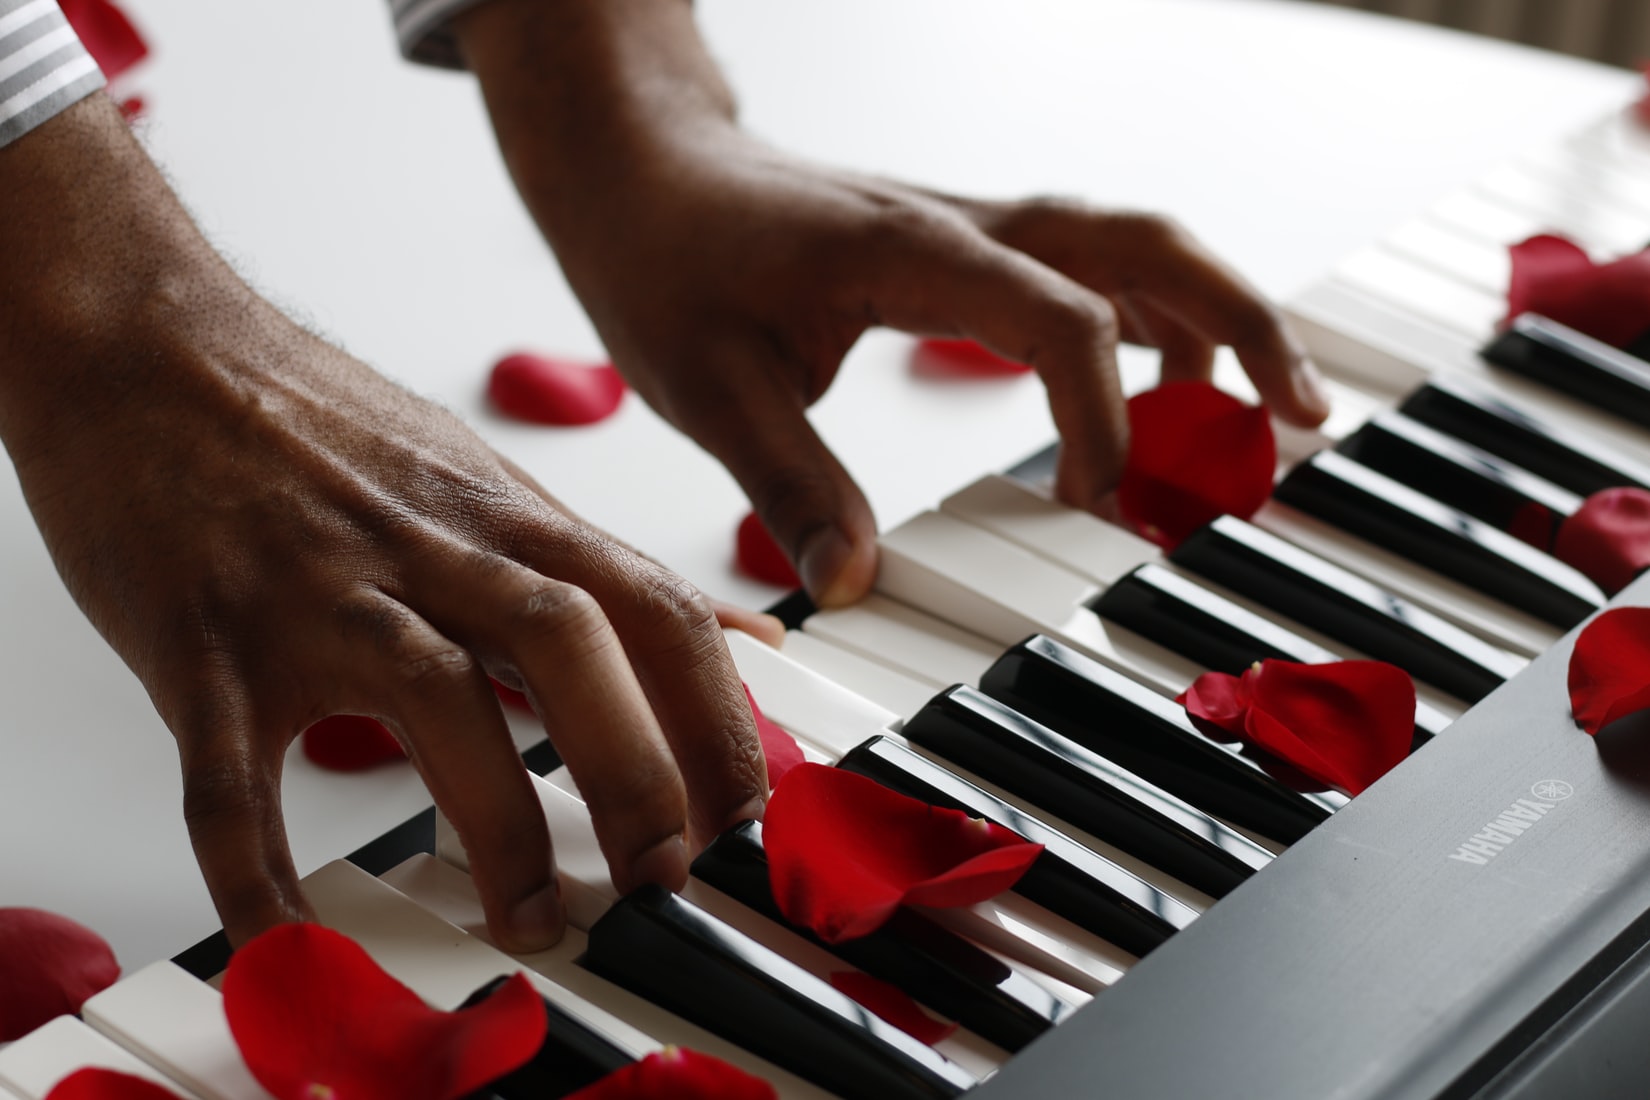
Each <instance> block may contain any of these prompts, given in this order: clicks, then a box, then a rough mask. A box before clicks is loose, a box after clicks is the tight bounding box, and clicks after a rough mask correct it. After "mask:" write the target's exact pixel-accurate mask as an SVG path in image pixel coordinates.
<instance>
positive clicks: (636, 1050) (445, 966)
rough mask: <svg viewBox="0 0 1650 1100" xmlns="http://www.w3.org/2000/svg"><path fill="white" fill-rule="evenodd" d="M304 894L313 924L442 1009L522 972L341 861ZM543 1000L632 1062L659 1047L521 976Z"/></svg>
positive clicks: (534, 977)
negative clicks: (496, 980) (339, 936)
mask: <svg viewBox="0 0 1650 1100" xmlns="http://www.w3.org/2000/svg"><path fill="white" fill-rule="evenodd" d="M303 886H304V896H305V897H307V898H308V899H309V901H310V904H311V905H313V906H314V908H315V913H316V917H317V918H318V919H319V920H320V922H321V923H322V924H324V925H326V926H327V927H328V928H331V929H333V930H335V931H337V932H340V933H342V934H343V935H345V936H348V937H349V938H350V939H352V940H354V941H355V942H356V943H357V944H359V945H360V946H361V948H362V950H364V951H366V953H367V954H368V955H370V956H372V959H373V961H374V962H376V963H377V964H378V965H379V966H380V967H382V968H383V969H384V970H385V971H387V972H388V973H390V974H392V975H394V976H395V978H396V980H398V981H400V982H401V983H402V984H403V985H405V986H407V987H408V988H409V989H411V990H412V991H413V992H414V993H416V994H418V996H419V997H421V998H423V1000H424V1001H425V1002H426V1003H427V1004H430V1005H432V1006H433V1007H435V1008H439V1009H442V1010H445V1011H451V1010H453V1009H456V1008H458V1006H459V1005H461V1004H463V1003H464V1001H465V999H466V998H468V997H469V996H470V995H471V994H473V993H474V992H475V991H476V990H477V989H480V988H481V987H482V986H484V985H486V984H487V983H488V982H490V981H492V980H493V979H494V978H498V977H502V976H505V975H509V974H514V973H516V972H518V971H523V969H524V968H523V967H522V966H521V965H519V964H518V963H517V962H516V961H515V960H513V959H511V958H510V957H509V956H508V955H506V954H504V953H503V952H501V951H499V950H497V949H496V948H494V947H492V946H490V945H488V944H487V943H485V942H483V941H482V940H479V939H476V938H475V937H473V936H471V935H469V934H468V933H466V932H464V931H463V930H461V929H459V928H457V927H455V926H453V925H451V924H449V923H447V922H446V921H444V920H442V919H441V918H440V917H438V916H436V915H435V914H433V913H430V912H427V911H426V910H424V909H423V908H421V907H420V906H418V905H416V904H414V903H413V902H412V901H411V900H409V899H408V898H407V897H405V896H404V895H402V894H401V893H400V892H399V891H397V890H395V889H394V888H392V887H391V886H389V885H387V884H386V883H384V882H382V881H380V880H379V879H377V878H374V877H373V876H372V875H369V874H367V873H366V872H365V871H363V870H361V869H360V868H359V867H356V866H355V865H354V864H352V863H349V862H348V861H346V860H335V861H333V862H332V863H329V864H327V865H326V866H324V867H322V868H320V869H319V870H317V871H315V872H313V873H312V874H310V875H308V876H307V877H306V878H305V879H304V880H303ZM527 976H528V979H529V980H530V981H531V982H532V984H533V988H534V989H535V990H536V991H537V992H538V993H539V994H540V995H541V996H543V997H544V998H545V999H546V1000H549V1001H551V1002H553V1003H554V1004H556V1005H557V1006H558V1007H560V1008H562V1009H564V1010H566V1012H567V1013H568V1014H569V1015H571V1016H573V1017H575V1018H576V1019H578V1020H579V1021H580V1022H582V1023H584V1024H585V1025H586V1026H587V1027H589V1028H590V1029H591V1030H593V1031H596V1032H598V1033H600V1034H601V1035H603V1036H605V1037H606V1038H607V1039H608V1040H609V1041H610V1042H612V1043H613V1044H614V1045H615V1046H617V1047H619V1048H620V1049H622V1050H625V1051H629V1052H630V1053H632V1054H634V1055H635V1056H636V1057H638V1058H640V1057H642V1056H643V1055H645V1054H648V1053H650V1052H652V1051H654V1050H657V1049H659V1047H660V1046H662V1045H663V1044H662V1043H660V1042H658V1041H657V1040H655V1039H654V1038H653V1037H652V1036H650V1035H648V1034H647V1033H645V1032H644V1031H641V1030H639V1029H638V1028H637V1027H635V1026H634V1025H632V1024H630V1023H627V1022H625V1021H624V1020H621V1019H619V1018H617V1017H615V1016H613V1015H612V1014H610V1013H608V1012H605V1011H603V1010H601V1009H600V1008H597V1007H596V1006H594V1005H592V1004H590V1003H589V1002H588V1001H585V1000H584V999H583V998H581V997H578V996H575V995H573V994H571V993H569V992H568V991H567V990H565V989H563V988H561V987H560V986H558V985H556V984H554V983H553V982H550V981H548V980H546V979H545V978H543V977H542V976H540V975H539V974H537V973H532V972H528V974H527Z"/></svg>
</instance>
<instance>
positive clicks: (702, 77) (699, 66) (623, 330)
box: [459, 0, 1328, 604]
mask: <svg viewBox="0 0 1650 1100" xmlns="http://www.w3.org/2000/svg"><path fill="white" fill-rule="evenodd" d="M459 31H460V40H461V42H462V44H463V46H464V49H465V51H466V57H467V60H468V61H469V64H470V66H471V68H472V69H474V70H475V71H476V72H477V73H478V75H479V76H480V77H481V81H482V86H483V90H484V91H485V92H486V95H487V98H488V104H489V107H490V108H491V110H492V114H493V119H494V124H495V127H496V128H497V130H498V133H499V138H500V142H501V145H502V147H503V149H504V152H505V156H506V159H507V161H508V163H509V165H510V167H511V170H512V173H513V174H514V176H515V179H516V182H517V185H518V188H519V189H520V190H521V192H522V194H523V196H524V198H525V199H526V201H527V204H528V206H529V208H530V209H531V210H532V211H533V213H534V215H535V217H536V218H537V220H538V222H539V225H540V227H541V228H542V229H543V230H544V232H545V235H546V237H547V238H548V239H549V240H550V242H551V243H552V245H553V246H554V248H555V250H556V254H557V257H558V258H559V260H560V261H561V264H562V267H563V269H564V271H565V272H566V274H567V277H568V280H569V282H570V283H571V284H572V286H573V288H574V290H575V291H576V292H577V293H578V295H579V297H580V300H581V301H582V302H583V303H584V305H585V307H586V309H587V310H588V312H589V313H590V316H591V318H592V320H593V321H594V322H595V324H596V327H597V329H598V330H599V331H600V333H601V335H602V338H603V340H604V342H605V343H606V345H607V348H608V351H609V352H610V353H611V354H612V356H613V358H614V362H615V363H616V364H617V365H618V367H619V368H620V370H621V371H623V372H624V374H625V375H626V377H627V378H628V379H629V380H630V382H631V383H632V384H633V385H634V387H635V388H636V389H637V391H638V392H640V393H641V394H642V395H643V397H644V398H646V399H647V401H648V402H649V403H650V404H651V405H652V406H653V407H654V408H655V409H657V410H658V411H659V412H660V413H661V414H662V415H663V416H665V418H666V419H668V420H670V421H671V422H672V423H673V424H675V425H676V426H677V427H679V428H681V429H682V430H683V431H685V432H687V433H688V434H689V435H690V436H692V437H693V438H694V439H695V440H697V441H698V442H699V443H700V444H701V445H702V446H704V447H705V448H706V449H707V450H708V451H710V452H711V453H712V454H714V455H715V456H716V457H717V458H718V459H720V460H721V461H722V462H723V463H724V464H725V465H726V466H727V467H728V469H729V470H730V471H731V472H732V473H733V475H734V476H735V478H737V479H738V481H739V482H740V484H741V486H742V487H743V488H744V490H745V492H746V494H747V495H748V496H749V497H750V499H751V502H752V504H753V505H754V507H755V509H756V511H757V512H758V514H759V515H761V517H762V518H763V521H764V522H765V523H766V525H767V527H768V529H769V530H770V531H771V532H773V534H774V536H775V537H776V539H777V540H778V542H779V543H780V545H781V546H782V547H784V548H785V550H786V551H787V553H789V554H790V556H791V558H792V560H793V561H795V562H796V563H797V565H798V568H799V572H800V573H801V575H802V577H803V580H804V582H805V583H806V585H807V586H808V588H809V590H810V592H811V593H812V594H813V596H814V598H815V599H816V600H817V601H818V602H820V603H823V604H839V603H847V602H851V601H853V600H855V599H857V598H858V597H859V596H861V595H863V594H864V592H865V591H866V590H867V589H868V588H869V587H870V585H871V583H872V581H873V579H874V575H875V536H876V530H875V522H874V519H873V518H872V516H871V512H870V508H869V506H868V504H867V503H866V500H865V497H864V494H863V493H862V492H861V491H860V489H859V488H858V486H857V485H855V483H854V481H853V479H852V477H851V476H850V475H849V474H848V472H847V471H846V470H845V469H844V468H843V467H842V465H841V463H840V462H839V461H838V460H837V459H836V457H835V456H834V455H833V454H832V453H831V451H830V449H829V447H827V446H826V445H825V443H824V442H823V441H822V440H821V439H820V438H819V436H818V435H817V434H816V433H815V432H814V430H813V428H812V427H811V425H810V424H809V423H808V421H807V418H806V416H805V411H806V409H807V408H808V406H809V405H811V404H812V403H813V402H814V401H815V400H817V399H818V398H819V397H820V396H821V395H822V394H823V393H824V392H825V390H826V388H827V387H828V386H829V385H830V383H831V381H832V379H833V378H834V376H835V374H836V371H837V369H838V366H839V365H840V363H841V361H842V358H843V356H844V355H845V354H846V352H847V351H848V349H849V348H850V347H851V346H852V345H853V343H854V342H855V341H856V340H857V339H858V338H859V336H860V335H861V334H862V333H863V332H864V331H865V330H866V329H867V328H869V327H871V326H874V325H888V326H892V327H895V328H899V329H904V330H907V331H910V332H914V333H922V334H930V335H945V336H967V337H971V338H973V339H976V340H978V341H980V342H981V343H983V344H985V345H986V346H988V347H990V348H991V349H992V350H994V351H996V352H998V353H999V354H1001V355H1003V356H1005V357H1007V358H1009V359H1014V360H1018V361H1020V362H1023V363H1027V364H1029V365H1031V366H1033V367H1035V368H1036V370H1037V371H1038V373H1039V375H1040V376H1041V377H1042V380H1043V382H1044V383H1045V385H1046V386H1047V389H1048V397H1049V404H1050V407H1051V409H1052V411H1053V415H1054V421H1055V424H1056V426H1057V428H1058V429H1059V432H1060V436H1061V439H1062V442H1063V446H1062V449H1061V453H1060V459H1059V465H1058V470H1057V481H1056V492H1057V494H1058V495H1059V497H1060V498H1061V499H1062V500H1064V501H1066V502H1068V503H1070V504H1073V505H1075V506H1078V507H1082V508H1089V509H1096V510H1103V509H1104V508H1105V507H1106V506H1107V504H1108V499H1109V495H1110V493H1111V491H1112V489H1113V488H1114V487H1115V485H1116V482H1117V478H1118V475H1119V474H1120V472H1121V469H1122V464H1123V461H1124V457H1125V454H1126V450H1127V443H1128V438H1127V437H1128V428H1127V417H1126V412H1125V408H1124V402H1123V397H1122V393H1121V390H1120V388H1119V383H1118V377H1117V370H1116V362H1115V350H1116V344H1117V342H1118V341H1119V340H1124V341H1128V342H1131V343H1137V344H1145V345H1150V346H1155V347H1158V348H1160V349H1161V350H1162V356H1163V360H1162V371H1163V375H1164V377H1165V379H1166V380H1178V379H1187V378H1206V377H1208V375H1209V373H1210V371H1211V369H1212V366H1213V357H1214V351H1215V349H1216V347H1217V346H1220V345H1229V346H1231V347H1232V348H1233V349H1234V350H1235V351H1236V353H1237V356H1238V358H1239V360H1240V361H1241V363H1242V364H1243V366H1244V368H1245V369H1246V371H1247V372H1248V374H1249V376H1250V377H1251V379H1252V380H1253V381H1254V383H1255V386H1256V388H1257V390H1258V391H1259V392H1260V395H1261V397H1262V399H1263V400H1264V401H1265V402H1266V403H1267V404H1268V405H1270V406H1271V407H1272V408H1273V409H1274V411H1275V412H1276V413H1277V414H1278V415H1279V416H1281V417H1282V418H1283V419H1285V420H1287V421H1290V422H1292V423H1296V424H1301V425H1313V424H1316V423H1318V422H1320V421H1321V420H1322V419H1323V418H1324V416H1325V415H1327V412H1328V408H1327V404H1326V401H1325V399H1324V397H1323V394H1322V390H1321V389H1320V387H1319V384H1318V381H1317V376H1316V373H1315V370H1314V368H1313V367H1312V366H1311V364H1310V362H1309V361H1308V360H1306V358H1305V357H1304V356H1303V355H1302V353H1301V351H1300V349H1299V347H1298V345H1297V344H1296V343H1295V342H1294V340H1293V338H1292V337H1291V336H1290V334H1289V332H1288V330H1287V329H1286V328H1285V327H1284V325H1283V323H1282V320H1281V318H1280V317H1279V315H1278V313H1277V311H1276V310H1274V309H1273V308H1272V307H1271V306H1270V305H1268V304H1267V303H1266V301H1265V300H1264V299H1263V298H1262V297H1261V296H1260V295H1259V294H1258V293H1257V292H1256V291H1255V290H1254V289H1253V288H1252V287H1250V286H1249V285H1248V284H1247V283H1246V282H1245V281H1244V280H1243V279H1242V278H1241V277H1239V276H1238V275H1237V274H1236V273H1234V272H1233V271H1231V270H1230V269H1229V268H1227V267H1226V266H1225V265H1224V264H1222V263H1221V262H1219V261H1218V260H1217V259H1215V258H1214V257H1213V256H1212V255H1210V254H1209V253H1208V252H1207V251H1206V250H1205V249H1204V248H1203V247H1202V246H1201V245H1199V244H1198V243H1197V241H1195V240H1194V239H1193V238H1192V237H1191V236H1190V235H1188V234H1187V233H1186V232H1185V231H1184V230H1182V229H1180V228H1179V227H1177V226H1176V225H1175V224H1174V223H1172V222H1170V221H1168V220H1165V219H1163V218H1160V217H1156V216H1153V215H1146V214H1139V213H1133V212H1111V211H1103V210H1095V209H1091V208H1087V207H1084V206H1082V205H1079V204H1076V203H1072V202H1066V201H1059V200H1047V199H1038V200H1031V201H1026V202H1008V203H1005V202H979V201H971V200H966V199H959V198H955V197H952V196H947V195H941V194H936V193H934V192H931V191H925V190H922V189H919V188H915V187H911V186H908V185H905V184H901V183H898V182H894V181H890V180H884V179H876V178H871V177H867V176H862V175H857V174H854V173H850V172H845V171H841V170H837V169H833V168H828V167H824V166H820V165H816V164H812V163H809V162H806V161H802V160H799V159H797V158H794V157H790V156H787V155H786V154H784V153H781V152H779V151H777V150H775V149H773V148H772V147H770V146H767V145H765V144H764V143H762V142H760V141H758V140H757V139H755V138H753V137H752V136H750V135H749V134H747V133H745V132H744V131H742V130H740V129H739V128H738V126H737V125H736V124H735V122H734V120H733V117H732V116H733V110H732V104H731V99H730V98H729V97H728V95H727V92H726V89H725V88H724V87H723V86H722V85H721V83H720V80H719V77H717V75H716V72H715V67H714V65H712V64H711V63H710V61H709V59H708V57H706V56H705V55H704V53H703V50H702V47H701V46H700V45H699V43H698V39H697V37H696V33H695V32H694V30H693V26H692V20H691V14H690V13H689V11H688V7H687V5H685V4H680V3H661V2H659V0H609V2H607V3H605V4H602V5H599V6H598V5H595V4H593V3H591V2H590V0H492V2H491V3H489V4H486V5H482V6H481V7H479V8H477V9H474V11H473V12H472V13H471V14H470V15H469V16H467V17H466V19H465V20H464V21H462V22H461V23H460V25H459Z"/></svg>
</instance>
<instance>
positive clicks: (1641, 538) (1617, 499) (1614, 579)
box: [1553, 489, 1650, 596]
mask: <svg viewBox="0 0 1650 1100" xmlns="http://www.w3.org/2000/svg"><path fill="white" fill-rule="evenodd" d="M1553 555H1554V556H1555V557H1557V558H1558V559H1559V560H1560V561H1563V562H1567V563H1569V564H1570V565H1573V566H1575V567H1576V568H1577V569H1579V570H1581V571H1582V572H1583V573H1585V574H1586V575H1587V576H1588V578H1589V579H1591V580H1592V581H1593V583H1594V584H1597V585H1598V586H1599V587H1600V588H1602V589H1604V591H1606V592H1608V593H1609V594H1610V595H1612V596H1613V595H1615V594H1616V593H1617V592H1620V591H1621V590H1622V589H1623V588H1626V587H1627V585H1628V583H1629V582H1631V581H1632V579H1633V578H1634V577H1636V576H1638V575H1639V571H1640V570H1641V569H1643V568H1644V567H1645V566H1647V565H1650V492H1646V491H1644V490H1643V489H1605V490H1603V491H1601V492H1597V493H1594V494H1593V495H1592V496H1590V497H1588V498H1587V499H1586V500H1585V501H1583V502H1582V504H1581V507H1580V508H1578V509H1576V513H1575V514H1574V515H1573V516H1570V517H1569V518H1568V519H1566V520H1565V521H1564V522H1563V523H1561V524H1559V527H1558V537H1557V538H1555V539H1554V540H1553Z"/></svg>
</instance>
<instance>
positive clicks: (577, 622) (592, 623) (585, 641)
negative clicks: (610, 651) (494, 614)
mask: <svg viewBox="0 0 1650 1100" xmlns="http://www.w3.org/2000/svg"><path fill="white" fill-rule="evenodd" d="M510 617H511V621H512V625H513V626H514V627H515V628H516V631H517V632H518V633H520V634H524V635H526V636H528V637H530V638H533V639H536V640H537V641H539V642H542V643H546V644H550V645H556V646H561V647H577V648H594V647H596V646H597V645H599V644H600V643H601V641H602V639H603V638H604V636H605V634H606V632H607V630H608V625H607V616H606V615H605V614H604V613H603V612H602V608H601V604H600V603H598V602H597V600H596V597H594V596H592V595H591V594H590V593H589V592H586V591H585V590H584V589H582V588H580V587H578V586H577V585H573V584H565V583H563V582H560V581H547V582H545V583H543V584H540V585H538V586H536V587H535V588H533V589H532V590H531V591H530V592H528V593H527V594H526V595H525V596H524V597H522V598H521V600H520V601H519V602H518V603H517V604H516V606H515V609H514V610H513V611H512V612H511V615H510Z"/></svg>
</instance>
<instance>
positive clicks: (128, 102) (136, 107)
mask: <svg viewBox="0 0 1650 1100" xmlns="http://www.w3.org/2000/svg"><path fill="white" fill-rule="evenodd" d="M148 108H149V105H148V103H146V102H144V99H143V97H142V96H140V95H133V96H127V97H126V98H125V99H123V100H121V101H120V117H121V118H123V119H125V120H126V121H127V122H128V123H132V122H136V121H137V120H138V119H140V118H142V117H143V112H144V111H146V110H148Z"/></svg>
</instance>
